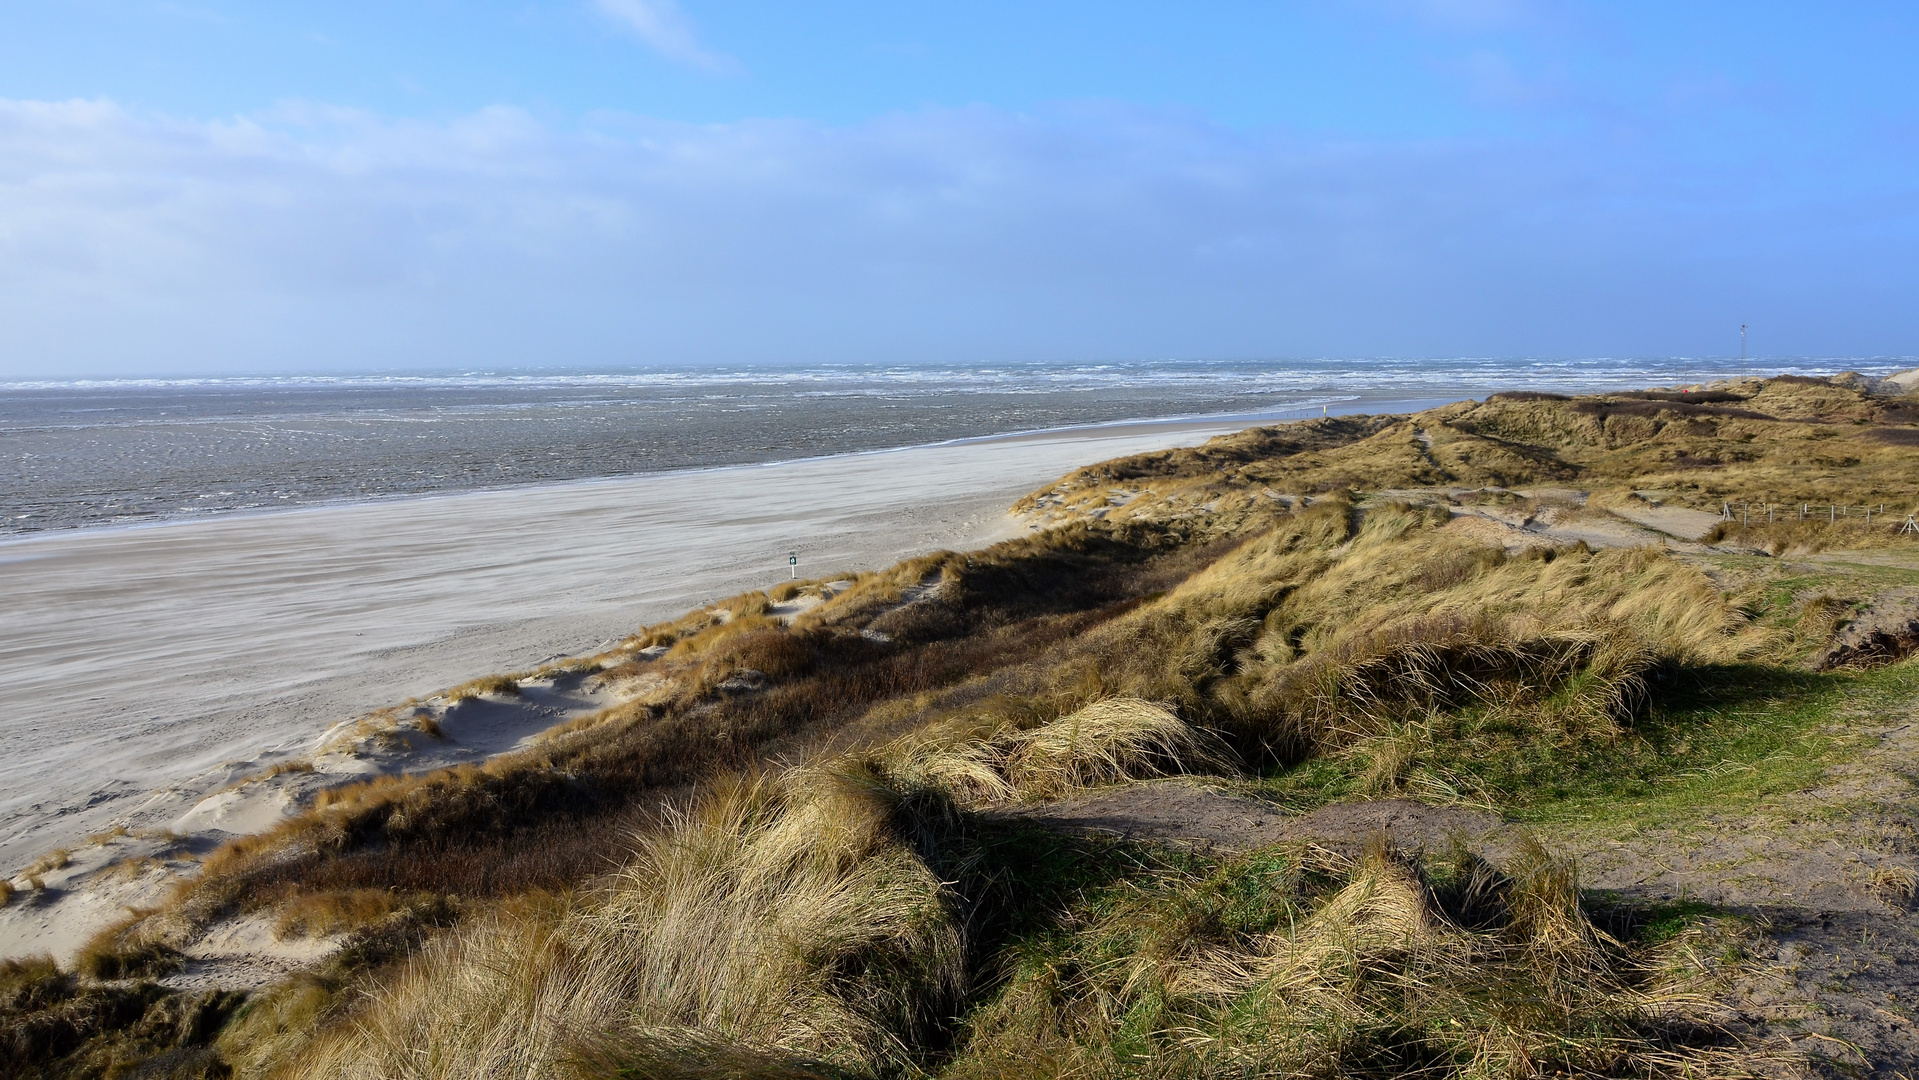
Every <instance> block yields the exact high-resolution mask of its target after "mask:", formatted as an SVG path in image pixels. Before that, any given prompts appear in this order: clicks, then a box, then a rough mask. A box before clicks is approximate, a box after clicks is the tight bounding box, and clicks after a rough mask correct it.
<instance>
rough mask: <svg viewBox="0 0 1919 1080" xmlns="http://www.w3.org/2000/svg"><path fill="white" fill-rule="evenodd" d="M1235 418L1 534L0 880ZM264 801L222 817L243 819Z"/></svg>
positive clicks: (937, 537)
mask: <svg viewBox="0 0 1919 1080" xmlns="http://www.w3.org/2000/svg"><path fill="white" fill-rule="evenodd" d="M1244 423H1245V421H1244V420H1235V421H1232V422H1210V423H1203V422H1187V423H1151V424H1138V425H1121V426H1112V427H1104V428H1095V429H1085V430H1077V431H1061V432H1052V433H1039V434H1031V435H1022V436H1012V437H1005V438H997V439H988V440H978V441H971V442H966V443H958V444H949V445H938V446H926V447H916V448H910V449H905V450H897V451H886V452H877V453H867V454H855V455H845V456H837V457H828V458H815V459H809V460H803V461H795V462H787V463H778V464H770V465H760V466H741V467H733V468H724V469H712V470H699V471H687V472H673V473H664V474H654V475H647V476H637V477H629V478H622V479H616V480H606V481H592V482H581V483H570V484H561V485H552V486H543V487H533V488H520V489H513V490H498V491H487V492H476V493H469V494H460V495H447V496H434V497H422V498H409V499H403V500H392V501H385V502H377V503H363V504H352V505H340V506H332V507H323V508H315V509H307V510H298V511H288V512H283V513H270V514H260V515H254V516H238V517H227V518H220V519H213V520H204V521H195V522H187V523H179V524H172V525H161V526H152V527H142V528H122V529H106V530H93V531H81V532H68V533H58V534H51V535H44V536H41V537H37V538H34V539H29V540H23V541H16V542H11V543H5V544H0V593H4V595H6V596H7V597H8V609H9V611H8V617H7V619H6V620H5V622H4V625H3V626H0V678H4V683H5V686H6V708H5V709H4V710H0V872H7V873H12V872H14V871H16V870H18V869H20V868H21V867H23V866H25V865H26V864H27V863H28V862H29V861H31V860H33V859H35V858H37V857H39V856H40V855H42V854H44V853H45V852H47V851H48V850H50V849H54V848H61V847H75V848H77V847H78V846H79V845H80V842H81V841H82V840H83V839H84V838H85V837H86V836H88V835H89V834H95V833H99V832H101V831H103V830H107V829H110V828H112V827H115V826H121V827H127V828H132V829H135V830H140V829H149V830H151V829H165V828H168V827H174V826H194V825H196V824H198V825H205V824H206V822H205V821H203V820H202V819H204V818H207V817H208V812H209V811H210V810H214V809H218V808H217V807H208V808H205V809H202V810H199V811H195V807H197V806H199V805H200V804H201V802H202V800H204V799H206V798H207V797H208V796H210V795H212V794H214V793H216V792H219V791H220V790H221V789H223V788H225V787H226V786H228V785H230V784H232V783H233V782H234V781H235V780H236V779H238V778H241V777H244V776H247V775H249V774H251V773H255V772H258V771H259V770H260V769H262V768H265V767H266V766H268V765H270V764H272V763H274V762H276V761H285V760H292V759H304V758H306V757H310V756H311V755H312V754H313V753H314V749H315V743H316V741H317V740H318V739H319V738H320V736H321V735H322V733H324V732H325V731H326V730H327V729H328V728H329V727H331V726H332V725H335V724H337V723H339V722H340V721H343V720H348V719H352V718H354V717H357V716H360V715H363V714H365V713H366V712H368V711H369V710H373V709H376V708H381V707H384V706H388V705H395V704H398V703H399V702H401V701H403V700H406V699H408V698H410V697H414V696H417V695H424V694H428V693H431V692H432V691H435V690H438V689H442V688H445V687H447V686H450V685H453V684H456V683H459V682H462V681H464V680H466V679H469V678H472V677H474V676H477V675H482V674H488V673H492V672H498V671H507V670H515V669H525V668H529V667H532V666H535V665H536V664H537V663H539V662H540V661H542V660H545V659H549V658H552V657H554V656H557V655H572V654H581V653H592V652H594V651H596V650H597V649H599V648H600V647H601V646H602V645H603V644H605V643H608V642H610V641H613V640H617V639H618V638H621V637H623V636H625V635H626V634H628V633H631V632H632V631H634V630H635V629H636V628H638V627H639V626H640V625H642V624H644V623H646V622H649V621H655V620H659V619H663V618H668V617H673V616H677V615H679V614H681V613H683V612H684V611H686V610H688V609H690V608H693V607H695V606H697V605H699V604H700V603H702V602H705V601H708V600H713V599H717V598H721V597H725V596H728V595H732V594H734V593H737V592H740V591H742V590H746V589H752V588H760V587H766V586H770V585H773V584H776V583H777V582H779V581H781V580H783V579H785V578H786V577H787V574H788V568H787V553H788V552H789V551H797V552H798V553H799V557H800V566H799V571H800V574H801V575H802V576H806V577H819V576H824V575H826V574H828V573H830V572H833V571H839V570H846V569H861V568H877V567H882V566H886V565H890V564H891V563H893V562H895V561H897V560H898V559H900V558H903V557H906V556H909V555H912V554H915V553H919V552H924V551H928V550H934V549H938V548H958V549H964V548H969V547H977V546H983V545H985V544H988V543H991V542H993V541H994V540H997V539H1000V538H1002V537H1004V536H1006V535H1010V533H1011V532H1012V531H1013V530H1015V529H1017V528H1019V527H1020V526H1017V525H1015V524H1014V523H1013V522H1012V521H1011V519H1009V518H1008V517H1006V515H1005V509H1006V507H1007V506H1008V505H1010V504H1011V503H1012V502H1013V501H1014V500H1015V499H1016V498H1018V497H1019V496H1020V495H1022V494H1024V493H1025V492H1027V491H1029V490H1031V489H1033V488H1035V487H1037V486H1039V485H1041V484H1043V483H1045V482H1047V481H1049V480H1051V479H1054V478H1055V477H1057V476H1059V475H1060V474H1062V473H1064V472H1066V471H1068V470H1070V469H1072V468H1074V467H1076V466H1078V465H1082V464H1086V463H1089V462H1094V461H1099V460H1102V459H1105V458H1110V457H1114V456H1118V455H1122V454H1129V453H1136V452H1139V451H1143V450H1148V449H1152V448H1157V447H1164V446H1171V445H1179V444H1192V443H1197V442H1200V441H1203V440H1204V439H1206V438H1208V437H1211V436H1213V435H1216V434H1220V433H1222V432H1225V431H1230V430H1236V429H1238V428H1240V427H1243V426H1244ZM508 741H509V742H510V741H511V740H508ZM195 813H197V814H198V816H197V817H196V816H194V814H195ZM183 814H184V815H185V816H184V817H183V816H182V815H183ZM253 816H258V815H257V814H254V813H252V812H251V811H250V812H249V813H248V814H240V815H238V816H235V817H233V818H232V820H231V821H229V822H228V823H227V825H226V827H225V829H224V830H223V831H229V832H236V833H237V832H244V831H248V829H247V825H248V823H249V822H251V821H252V817H253ZM272 816H274V815H267V816H266V817H264V818H262V820H261V822H254V823H253V824H255V825H260V824H264V823H268V822H270V820H271V818H272ZM213 835H214V836H216V837H217V836H218V835H219V833H218V832H216V833H214V834H213ZM85 861H86V860H80V859H78V858H77V857H76V867H75V868H76V869H78V868H79V865H78V864H79V863H84V862H85Z"/></svg>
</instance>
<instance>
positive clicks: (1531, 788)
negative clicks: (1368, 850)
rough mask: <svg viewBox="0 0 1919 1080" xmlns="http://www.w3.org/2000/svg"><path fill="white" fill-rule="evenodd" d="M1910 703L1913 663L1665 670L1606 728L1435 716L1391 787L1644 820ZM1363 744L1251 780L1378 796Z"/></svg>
mask: <svg viewBox="0 0 1919 1080" xmlns="http://www.w3.org/2000/svg"><path fill="white" fill-rule="evenodd" d="M1915 700H1919V664H1913V663H1905V664H1897V665H1894V666H1891V667H1887V668H1881V669H1879V670H1877V671H1870V672H1863V673H1853V672H1810V671H1804V670H1795V669H1789V668H1780V667H1771V666H1765V665H1756V664H1753V665H1727V666H1723V667H1712V668H1691V669H1682V670H1678V671H1672V672H1667V673H1665V674H1664V675H1663V677H1662V678H1661V680H1660V682H1659V683H1658V691H1657V701H1656V703H1655V705H1654V706H1653V707H1652V708H1651V709H1650V710H1649V712H1648V713H1647V715H1645V716H1643V717H1641V718H1640V719H1639V720H1638V721H1637V722H1636V723H1635V724H1634V725H1633V727H1632V728H1631V730H1629V731H1627V732H1625V733H1623V734H1621V735H1619V736H1617V737H1615V738H1604V737H1593V736H1586V737H1559V738H1556V737H1552V736H1550V735H1545V734H1542V733H1541V732H1539V731H1537V730H1535V729H1532V728H1531V727H1529V725H1528V724H1527V722H1526V717H1525V716H1524V715H1523V714H1514V713H1511V712H1507V713H1499V712H1488V711H1473V710H1469V711H1462V712H1459V713H1455V714H1451V715H1446V716H1441V717H1437V718H1434V720H1433V721H1432V736H1431V739H1430V742H1429V743H1428V745H1427V746H1426V747H1425V748H1424V749H1423V750H1422V751H1421V753H1420V754H1419V756H1418V759H1417V761H1416V763H1415V764H1414V765H1413V766H1412V767H1411V768H1409V769H1408V770H1407V771H1406V774H1405V775H1406V779H1405V781H1404V783H1403V785H1402V787H1401V788H1400V789H1399V792H1400V793H1403V794H1406V795H1409V796H1411V797H1417V798H1425V799H1428V800H1429V801H1446V800H1447V799H1448V798H1458V799H1461V800H1463V801H1467V802H1483V803H1485V804H1487V805H1489V806H1491V807H1492V808H1494V809H1496V810H1498V811H1499V812H1501V813H1503V814H1506V815H1508V816H1510V817H1513V818H1515V819H1517V820H1520V821H1524V822H1530V823H1537V824H1547V823H1556V822H1607V821H1615V822H1622V823H1624V822H1630V823H1634V824H1639V825H1648V826H1657V825H1662V824H1667V823H1671V822H1675V821H1682V820H1688V819H1692V818H1696V817H1697V816H1698V815H1699V814H1701V813H1704V812H1723V811H1727V810H1736V809H1742V808H1746V807H1750V806H1752V805H1754V804H1755V803H1757V802H1759V801H1761V800H1763V799H1765V798H1767V797H1769V796H1774V795H1779V794H1784V793H1788V792H1794V791H1802V790H1805V789H1807V788H1809V787H1812V786H1815V785H1816V784H1817V783H1818V782H1819V780H1820V778H1821V777H1822V776H1823V775H1824V774H1825V772H1826V770H1827V769H1828V768H1830V767H1831V766H1833V765H1835V764H1838V763H1840V762H1843V761H1846V760H1849V759H1850V758H1851V757H1852V756H1853V755H1854V754H1855V753H1856V751H1857V748H1858V745H1859V743H1858V739H1857V736H1856V734H1855V732H1854V731H1852V730H1851V729H1852V727H1853V726H1854V725H1855V723H1856V722H1857V719H1858V718H1861V717H1869V716H1873V715H1878V714H1882V713H1883V712H1885V711H1886V710H1887V709H1890V708H1894V707H1897V706H1900V705H1904V704H1909V703H1912V702H1914V701H1915ZM1367 766H1368V761H1367V760H1366V758H1365V755H1364V754H1363V753H1360V754H1354V755H1346V756H1339V757H1326V758H1315V759H1311V760H1308V761H1306V762H1303V763H1301V764H1299V765H1296V766H1294V767H1292V768H1290V769H1286V770H1284V771H1282V772H1279V773H1277V774H1276V775H1273V776H1271V777H1268V778H1266V779H1264V780H1262V781H1260V782H1259V783H1258V784H1257V785H1255V791H1256V793H1257V794H1259V795H1261V796H1263V797H1265V798H1269V799H1271V800H1272V801H1274V802H1275V803H1277V804H1278V805H1279V806H1280V807H1281V808H1282V809H1284V810H1287V811H1289V812H1292V813H1300V812H1304V811H1306V810H1310V809H1312V808H1314V807H1317V806H1322V805H1325V804H1327V803H1332V802H1339V801H1342V800H1346V799H1353V798H1361V797H1376V796H1378V795H1380V794H1389V793H1388V792H1380V791H1377V790H1372V789H1368V788H1367V787H1366V786H1365V785H1364V784H1363V782H1362V778H1363V777H1364V776H1365V774H1366V770H1367Z"/></svg>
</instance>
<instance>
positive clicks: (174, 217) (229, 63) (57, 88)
mask: <svg viewBox="0 0 1919 1080" xmlns="http://www.w3.org/2000/svg"><path fill="white" fill-rule="evenodd" d="M1915 54H1919V5H1912V4H1910V3H1899V4H1895V3H1845V2H1838V3H1832V4H1821V5H1812V4H1804V3H1791V4H1788V3H1766V2H1763V0H1747V2H1743V3H1716V2H1709V0H1697V2H1689V3H1685V4H1672V3H1669V2H1668V3H1658V4H1654V3H1632V2H1618V3H1605V4H1600V3H1580V2H1572V0H1563V2H1562V0H1317V2H1304V3H1282V2H1264V3H1235V2H1224V0H1222V2H1217V3H1194V2H1188V3H1182V4H1173V3H1135V2H1127V0H1104V2H1100V3H1092V2H1079V0H1060V2H1055V3H1044V4H1035V3H1032V2H1030V0H1028V2H1026V3H1018V4H1014V3H999V2H995V0H974V2H970V3H967V4H949V5H932V4H925V3H901V2H898V0H895V2H893V3H887V4H881V3H866V2H831V0H820V2H815V3H809V4H793V3H762V2H757V0H739V2H732V3H727V2H721V0H711V2H708V0H678V2H675V0H518V2H510V0H502V2H486V0H384V2H379V3H371V2H367V3H362V2H358V0H333V2H330V3H324V4H323V3H305V2H281V3H274V2H271V0H253V2H250V3H237V2H234V3H229V2H226V0H205V2H186V0H181V2H171V0H165V2H154V0H64V2H51V0H9V2H7V3H6V4H4V5H0V378H46V377H93V376H108V375H121V376H143V375H175V374H208V373H225V372H294V371H333V370H368V369H405V370H425V369H443V368H454V369H475V368H503V367H566V368H581V367H608V366H619V365H631V364H647V365H653V364H670V365H679V364H702V363H726V364H779V363H818V362H832V361H847V362H912V361H917V360H925V361H933V362H939V363H982V364H985V363H995V362H1003V361H1008V360H1088V361H1098V360H1108V359H1140V358H1153V357H1175V356H1177V357H1209V358H1229V357H1273V358H1286V357H1355V358H1358V357H1367V356H1399V357H1406V356H1434V357H1444V356H1468V355H1469V356H1514V357H1521V356H1575V357H1576V356H1596V355H1612V356H1618V355H1641V356H1728V355H1737V352H1738V348H1739V327H1740V326H1741V325H1742V324H1747V325H1750V327H1751V331H1750V342H1751V348H1752V351H1753V352H1754V354H1755V355H1759V356H1776V357H1806V356H1838V357H1867V356H1910V355H1914V354H1919V321H1915V318H1914V315H1913V312H1914V311H1916V310H1919V302H1915V301H1916V300H1919V65H1915V64H1913V63H1912V62H1911V57H1912V56H1914V55H1915Z"/></svg>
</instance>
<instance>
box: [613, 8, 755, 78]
mask: <svg viewBox="0 0 1919 1080" xmlns="http://www.w3.org/2000/svg"><path fill="white" fill-rule="evenodd" d="M593 6H594V7H596V8H598V9H599V11H600V14H602V15H604V16H606V17H607V18H609V19H612V20H613V21H614V22H616V23H618V24H619V25H620V26H621V27H622V28H623V29H625V30H628V31H630V32H631V33H633V34H634V35H635V36H637V37H638V38H639V39H640V40H641V41H644V42H646V43H647V44H648V45H650V46H652V47H653V49H654V51H656V52H658V53H659V54H660V55H661V56H664V57H666V58H667V59H669V60H675V61H678V62H679V63H682V64H689V65H691V66H693V67H698V68H704V69H706V70H708V71H716V72H725V71H732V70H734V69H736V68H737V67H738V66H739V65H738V62H737V61H735V60H734V59H733V58H732V57H730V56H725V55H722V54H719V53H715V52H712V51H710V50H708V49H707V48H706V46H704V45H702V44H700V39H699V33H698V32H697V31H696V30H695V29H694V27H693V21H692V20H691V19H688V18H687V17H686V13H685V12H683V11H681V10H680V5H679V4H678V3H676V2H675V0H593Z"/></svg>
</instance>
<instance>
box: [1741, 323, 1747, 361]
mask: <svg viewBox="0 0 1919 1080" xmlns="http://www.w3.org/2000/svg"><path fill="white" fill-rule="evenodd" d="M1739 362H1740V363H1741V364H1744V363H1745V362H1746V324H1745V323H1740V324H1739Z"/></svg>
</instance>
